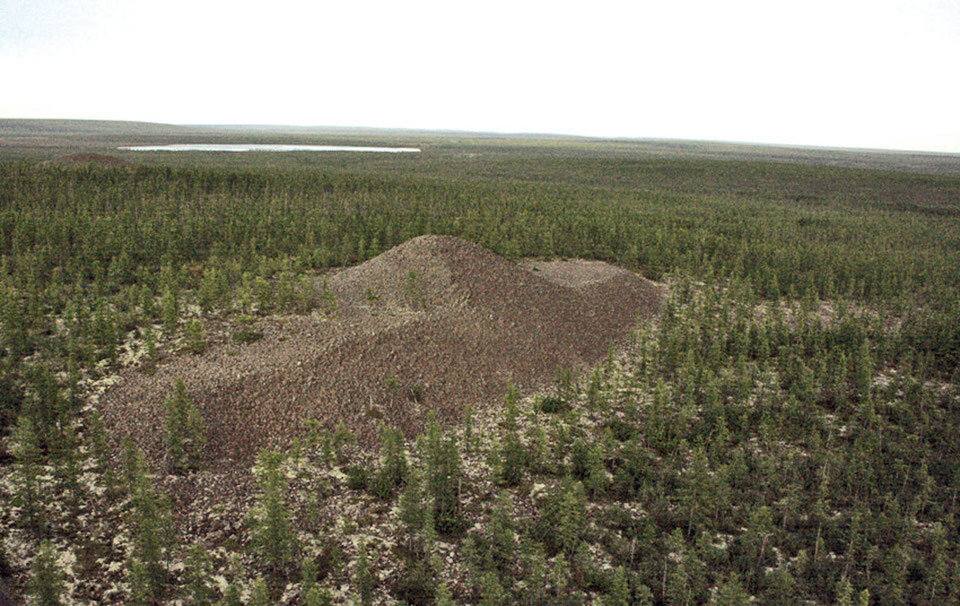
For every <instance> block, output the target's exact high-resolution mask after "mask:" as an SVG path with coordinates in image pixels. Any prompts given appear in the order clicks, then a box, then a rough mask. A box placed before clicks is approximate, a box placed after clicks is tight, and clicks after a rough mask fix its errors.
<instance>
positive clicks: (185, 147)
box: [117, 143, 420, 154]
mask: <svg viewBox="0 0 960 606" xmlns="http://www.w3.org/2000/svg"><path fill="white" fill-rule="evenodd" d="M117 149H125V150H129V151H173V152H185V151H206V152H296V151H313V152H332V151H339V152H381V153H388V154H404V153H413V154H419V153H420V149H419V148H417V147H350V146H347V145H279V144H273V143H237V144H233V143H229V144H227V143H175V144H172V145H131V146H125V147H118V148H117Z"/></svg>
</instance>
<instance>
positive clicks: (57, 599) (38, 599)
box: [27, 541, 65, 606]
mask: <svg viewBox="0 0 960 606" xmlns="http://www.w3.org/2000/svg"><path fill="white" fill-rule="evenodd" d="M30 574H31V576H30V583H29V585H28V587H27V590H28V592H29V593H30V595H31V596H32V597H33V599H32V600H31V601H30V604H31V605H35V606H59V605H60V604H63V594H64V590H65V587H64V584H63V573H62V572H61V570H60V567H59V566H58V565H57V555H56V553H55V552H54V549H53V544H52V543H51V542H50V541H44V542H43V543H42V544H41V545H40V552H39V553H38V554H37V557H36V558H35V559H34V560H33V565H32V566H31V567H30Z"/></svg>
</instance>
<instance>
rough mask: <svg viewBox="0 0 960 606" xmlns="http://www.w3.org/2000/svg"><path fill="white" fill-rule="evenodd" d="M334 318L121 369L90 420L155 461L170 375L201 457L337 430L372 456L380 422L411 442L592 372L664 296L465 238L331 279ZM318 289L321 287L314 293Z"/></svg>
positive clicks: (246, 455)
mask: <svg viewBox="0 0 960 606" xmlns="http://www.w3.org/2000/svg"><path fill="white" fill-rule="evenodd" d="M328 287H329V292H331V293H333V297H334V298H335V301H336V305H335V311H330V310H329V309H328V310H327V311H326V312H323V311H318V312H315V313H313V314H311V315H307V316H289V317H282V318H271V319H265V320H263V321H262V322H261V323H260V326H259V328H258V330H260V331H262V332H263V338H262V339H261V340H259V341H257V342H254V343H249V344H244V345H238V344H236V343H232V342H228V341H224V342H222V343H219V344H214V345H213V346H212V347H211V349H210V350H209V351H208V352H207V353H205V354H203V355H200V356H190V355H183V356H175V357H173V358H171V359H170V360H169V361H167V362H165V363H163V364H161V365H160V367H159V368H158V369H157V371H156V373H155V374H152V375H148V374H144V373H142V372H140V371H139V370H137V369H133V368H131V369H127V370H125V371H124V372H123V373H122V374H121V377H120V381H119V382H118V384H117V385H116V386H115V387H113V388H111V389H110V390H109V391H107V393H105V394H104V396H103V398H102V400H101V402H100V405H99V407H100V408H101V412H102V414H103V415H104V418H105V420H106V422H107V424H108V426H109V427H111V428H112V429H113V430H114V432H115V434H116V435H122V434H130V435H131V436H132V437H133V438H134V440H135V441H136V442H138V443H139V445H140V446H141V447H143V448H144V449H145V450H147V452H148V453H150V454H151V456H152V457H153V458H154V459H159V458H161V457H162V453H163V435H164V429H163V426H164V409H163V401H164V398H165V397H166V396H167V394H169V393H170V392H171V391H172V389H173V385H174V383H175V381H176V380H177V378H182V379H183V380H184V382H185V383H186V386H187V389H188V392H189V393H190V395H191V397H192V398H193V401H194V402H196V403H197V405H198V407H199V408H200V410H201V413H202V415H203V417H204V421H205V424H206V429H207V434H208V435H207V437H208V443H207V447H206V453H205V454H206V455H207V457H208V459H209V460H210V461H211V463H214V462H216V465H218V466H222V465H228V466H230V465H231V463H235V464H243V465H246V464H248V463H249V462H250V461H251V459H252V457H253V456H254V455H255V454H256V453H257V451H258V450H259V449H260V448H263V447H266V446H284V445H287V444H288V443H289V441H290V440H291V439H292V438H293V437H294V436H296V435H298V434H299V433H300V432H302V431H303V421H304V420H305V419H308V418H313V419H317V420H318V421H319V422H320V423H321V424H323V425H325V426H327V427H333V426H335V425H336V424H337V423H339V422H342V423H344V424H346V425H347V426H348V427H349V428H350V429H351V430H353V431H355V432H356V433H357V435H358V437H359V438H360V440H361V443H364V444H370V443H371V442H372V441H373V440H374V439H376V436H377V428H378V426H379V425H380V424H381V423H385V424H390V425H395V426H397V427H399V428H401V429H402V430H403V431H404V432H406V433H407V434H408V435H410V434H413V433H415V432H417V431H418V430H419V429H420V428H421V427H422V425H423V422H424V420H425V418H426V414H427V412H428V411H430V410H433V411H436V413H437V415H438V416H439V418H440V419H441V420H443V421H445V422H456V421H457V420H459V419H460V418H461V415H462V412H463V410H464V407H465V405H466V404H468V403H472V404H474V405H476V406H478V407H481V406H484V405H488V404H491V403H496V402H498V401H499V400H500V398H502V396H503V393H504V390H505V387H506V383H507V381H508V379H509V378H510V377H513V379H514V381H515V382H516V383H517V384H518V385H519V386H520V387H521V388H522V389H524V390H532V389H538V388H542V387H544V386H545V385H546V384H548V383H551V382H552V381H553V379H554V377H555V376H556V372H557V370H558V369H559V368H561V367H571V366H579V365H583V364H592V363H595V362H597V361H598V360H600V359H602V358H603V357H604V356H605V355H606V354H607V352H608V351H609V347H610V345H611V343H613V342H614V341H616V340H618V339H620V338H622V337H624V336H626V335H627V334H628V333H629V331H630V328H631V326H632V325H633V324H634V323H635V321H636V319H637V317H638V315H647V314H652V313H654V312H655V311H656V310H657V309H658V308H659V306H660V303H661V299H662V294H661V290H660V288H659V287H658V286H656V285H654V284H653V283H652V282H649V281H647V280H644V279H643V278H641V277H639V276H637V275H636V274H633V273H632V272H629V271H626V270H623V269H620V268H616V267H614V266H611V265H608V264H606V263H600V262H589V261H551V262H529V263H519V264H518V263H514V262H511V261H508V260H506V259H504V258H502V257H499V256H497V255H495V254H493V253H492V252H490V251H488V250H485V249H483V248H481V247H480V246H477V245H475V244H471V243H469V242H466V241H464V240H461V239H458V238H453V237H447V236H422V237H419V238H415V239H413V240H410V241H408V242H406V243H405V244H402V245H400V246H398V247H396V248H393V249H391V250H389V251H387V252H385V253H383V254H382V255H380V256H378V257H376V258H374V259H371V260H370V261H368V262H366V263H363V264H361V265H358V266H356V267H351V268H347V269H344V270H341V271H339V272H337V273H335V274H333V275H332V276H331V277H330V278H329V281H328ZM319 288H321V285H320V284H318V289H319Z"/></svg>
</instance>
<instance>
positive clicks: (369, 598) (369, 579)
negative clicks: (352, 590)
mask: <svg viewBox="0 0 960 606" xmlns="http://www.w3.org/2000/svg"><path fill="white" fill-rule="evenodd" d="M353 582H354V585H355V586H356V589H357V593H359V594H360V603H361V604H363V606H369V604H372V603H373V572H372V571H371V570H370V560H369V558H368V557H367V544H366V543H365V542H364V543H360V549H359V551H358V552H357V561H356V564H355V569H354V573H353Z"/></svg>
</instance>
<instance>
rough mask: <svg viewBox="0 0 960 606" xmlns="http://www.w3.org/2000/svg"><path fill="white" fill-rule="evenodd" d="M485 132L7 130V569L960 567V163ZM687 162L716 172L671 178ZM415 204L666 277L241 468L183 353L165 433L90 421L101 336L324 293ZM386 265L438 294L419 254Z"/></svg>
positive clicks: (124, 340)
mask: <svg viewBox="0 0 960 606" xmlns="http://www.w3.org/2000/svg"><path fill="white" fill-rule="evenodd" d="M493 164H494V163H493V162H492V161H491V163H490V164H482V163H481V164H479V165H477V166H474V170H473V171H472V172H471V171H458V170H456V162H454V161H453V160H451V161H449V164H446V165H444V164H442V163H440V164H435V165H432V168H431V167H427V168H423V169H421V172H419V173H415V174H410V175H398V174H395V173H393V172H392V171H389V170H379V169H376V167H367V168H364V167H360V168H358V169H356V170H345V169H344V170H333V169H331V170H329V171H324V172H322V173H317V172H306V171H301V170H298V169H295V168H270V169H262V170H254V169H233V168H219V169H212V168H203V167H187V168H166V167H161V166H137V167H131V168H123V169H111V168H104V167H96V166H83V167H79V168H78V167H73V168H64V167H60V166H46V167H37V166H32V165H27V164H25V163H16V162H10V161H7V162H4V163H0V254H2V263H0V317H2V320H0V344H2V347H0V406H2V409H0V421H2V424H3V427H4V429H3V432H4V436H5V437H4V439H3V442H2V443H3V445H4V446H3V449H2V452H0V454H2V461H0V463H2V466H0V499H2V500H3V504H4V507H2V508H0V575H2V576H4V577H6V579H7V580H6V581H5V583H6V584H7V585H8V586H9V587H10V588H11V590H12V592H13V593H14V595H15V596H16V597H19V596H21V595H22V596H28V595H29V596H30V599H32V600H34V601H35V602H36V603H41V604H56V603H91V604H93V603H97V604H99V603H143V604H151V603H158V602H159V603H166V602H174V601H176V600H180V601H181V603H190V604H210V603H220V604H274V603H284V604H311V605H312V604H325V603H339V602H346V601H352V602H355V603H360V604H374V603H401V602H406V603H410V604H433V603H438V604H452V603H477V604H485V605H495V604H503V605H506V604H515V603H521V604H590V603H599V604H610V605H620V604H705V603H716V604H747V603H750V602H751V600H753V601H754V602H755V603H763V604H797V603H803V602H804V601H807V602H810V603H816V604H834V603H836V604H947V603H956V602H958V601H960V551H958V548H957V545H960V527H958V523H957V516H958V514H960V511H958V502H957V494H958V491H960V471H958V467H957V463H956V461H957V459H958V456H960V442H958V438H957V436H958V435H960V370H958V369H960V298H958V294H957V293H958V292H960V288H958V287H960V272H958V268H960V237H958V234H960V229H958V228H960V225H958V220H960V219H958V216H960V215H958V213H960V199H958V196H957V191H958V189H960V183H958V180H957V179H956V178H951V177H924V176H922V175H907V174H897V173H876V172H871V171H857V170H853V169H827V168H818V167H813V166H806V167H801V166H796V165H783V166H778V165H772V164H759V163H748V162H744V163H740V164H738V165H737V166H738V167H739V169H738V170H739V172H737V174H736V175H735V176H736V179H734V178H733V176H732V175H731V174H730V173H729V172H728V171H729V170H732V169H730V168H729V167H727V166H726V165H724V164H723V163H716V162H712V161H711V162H707V161H702V162H700V163H698V162H696V161H686V163H679V164H678V163H661V164H660V165H658V164H657V162H654V161H653V160H651V161H650V162H648V163H647V164H642V165H639V166H638V165H636V163H634V162H633V161H632V160H631V161H626V160H622V159H616V158H606V157H582V158H576V157H573V158H565V159H562V160H556V159H548V158H546V157H544V158H541V159H539V160H538V159H536V158H525V159H515V160H513V161H512V163H511V162H508V161H503V160H498V161H497V168H498V169H499V170H500V173H498V174H505V175H506V177H504V178H501V177H494V176H491V175H487V174H485V171H484V170H481V169H483V168H485V167H486V168H490V167H492V166H493ZM658 166H659V168H658ZM535 167H539V169H538V170H536V171H534V170H533V168H535ZM718 167H719V168H718ZM694 169H699V170H701V171H705V172H707V173H709V174H710V175H711V178H710V179H709V180H708V183H709V184H710V188H709V190H708V191H698V190H697V188H696V187H694V186H693V185H691V184H690V183H689V182H687V181H684V182H683V183H679V184H677V185H676V187H674V186H673V185H674V184H675V183H676V177H677V175H687V174H689V171H691V170H694ZM721 169H722V170H721ZM431 171H432V172H431ZM640 173H642V174H644V175H646V176H648V177H650V179H649V180H647V181H645V182H644V183H643V184H640V183H638V182H637V181H636V180H635V176H636V174H640ZM460 175H466V176H460ZM724 175H726V176H724ZM739 182H743V183H748V184H753V187H752V189H751V190H750V191H746V192H744V191H740V190H739V189H737V188H738V187H739V186H737V185H736V184H735V183H739ZM795 183H801V184H803V187H805V188H807V190H809V191H810V192H813V193H810V194H809V196H810V197H809V198H802V199H798V198H797V196H796V195H794V194H795V192H793V191H792V189H791V188H795V187H797V186H796V185H791V184H795ZM678 191H679V192H680V193H677V192H678ZM890 191H894V192H908V193H902V195H900V197H898V199H897V200H891V199H890V193H889V192H890ZM781 194H783V195H781ZM786 194H789V195H786ZM425 233H444V234H451V235H457V236H460V237H463V238H465V239H468V240H471V241H474V242H477V243H479V244H482V245H484V246H486V247H488V248H491V249H493V250H495V251H497V252H498V253H500V254H503V255H506V256H508V257H513V258H517V257H523V256H536V257H546V258H552V257H556V256H565V257H584V258H591V259H600V260H607V261H612V262H615V263H617V264H620V265H622V266H624V267H628V268H630V269H633V270H636V271H639V272H642V273H643V274H644V275H646V276H648V277H651V278H655V279H657V280H659V281H661V282H663V283H664V284H665V285H666V288H667V290H668V293H669V294H668V297H667V301H666V305H665V308H664V310H663V312H662V313H661V314H660V315H659V316H657V317H652V318H646V319H643V320H642V321H641V322H640V323H639V324H638V326H637V329H636V331H635V334H634V335H633V336H632V337H631V339H629V341H628V342H627V343H624V344H622V345H621V347H619V348H617V349H615V350H613V351H611V355H610V356H609V357H608V358H607V359H606V360H604V361H602V362H601V363H599V364H598V365H597V366H596V367H594V368H577V369H568V370H566V371H561V372H560V374H559V376H558V380H557V382H556V385H555V387H554V388H553V389H551V390H546V391H544V392H542V393H536V394H529V395H521V394H520V393H519V392H518V391H517V390H515V389H513V388H510V389H508V391H507V393H506V394H505V395H504V398H503V401H502V402H501V403H499V404H496V403H491V405H488V406H482V407H477V408H476V409H471V410H468V411H465V414H464V416H463V418H462V420H461V422H459V423H454V424H445V423H442V422H441V421H440V420H438V419H437V418H436V417H433V416H431V418H430V420H429V421H428V423H427V426H426V428H425V430H424V431H423V432H422V433H421V434H419V435H417V436H412V435H404V434H403V433H401V432H399V431H397V428H394V427H391V426H389V425H387V424H384V425H383V426H382V427H381V430H380V431H379V435H380V447H379V448H373V449H370V448H363V447H361V446H362V444H360V443H359V442H358V440H357V439H356V437H355V436H354V435H353V434H352V433H351V432H350V431H349V430H348V429H347V428H346V426H341V427H339V428H336V429H325V428H324V427H321V426H319V425H318V424H315V423H314V424H310V423H309V422H308V423H307V424H306V425H305V432H304V434H303V436H302V438H301V439H297V440H293V441H291V442H289V445H288V446H285V447H283V448H270V449H266V450H264V451H263V452H262V453H261V454H260V456H259V457H257V461H256V464H255V465H254V467H253V469H252V470H250V477H249V479H248V481H249V482H250V492H249V495H250V498H248V499H247V498H245V499H236V500H233V499H226V500H221V501H219V502H216V501H215V500H214V499H213V498H212V497H211V495H215V494H217V491H218V490H219V486H217V485H215V484H214V483H213V482H214V476H213V475H212V474H210V473H209V470H207V469H205V466H207V465H212V464H216V462H215V461H205V460H203V457H202V456H200V453H201V451H202V445H203V443H204V440H205V439H206V434H207V433H208V431H209V428H205V427H204V425H203V423H202V422H200V420H199V414H198V410H199V409H202V407H203V405H204V403H203V402H196V401H192V400H191V399H190V397H189V396H188V394H187V393H186V389H185V388H182V383H181V384H180V385H177V386H176V387H175V389H173V390H172V391H171V393H169V394H165V396H164V397H167V398H168V400H167V406H166V407H165V411H166V415H167V416H166V423H165V424H164V436H163V439H164V449H165V452H166V456H165V458H164V459H163V461H162V464H161V463H158V462H156V461H151V460H148V459H147V458H146V457H144V455H143V454H142V453H141V452H140V450H139V448H138V447H137V446H136V445H135V444H134V443H133V442H132V441H130V440H123V436H116V435H109V433H108V432H106V431H105V430H104V428H103V424H102V423H101V422H100V420H99V415H98V411H97V404H98V401H99V399H100V397H101V395H102V393H103V391H104V390H105V389H108V388H109V386H110V383H111V381H112V380H113V378H112V377H113V376H114V373H115V371H117V370H118V369H120V368H131V367H136V368H140V369H141V370H142V371H143V372H151V369H155V368H156V367H157V366H158V365H163V364H164V363H165V360H166V358H168V357H169V356H172V355H181V356H203V355H205V354H204V352H205V351H206V350H207V348H208V347H210V345H211V343H213V342H225V343H228V344H229V345H228V346H229V347H244V346H246V343H247V342H253V341H258V340H259V339H261V337H262V332H261V330H260V329H259V328H258V322H259V321H261V320H264V319H266V318H275V317H281V316H283V315H286V314H302V313H306V312H308V311H310V310H311V309H313V308H316V307H318V306H319V308H320V310H321V311H322V310H323V309H324V308H329V309H334V308H336V301H335V300H331V297H330V291H329V289H328V288H320V289H318V288H317V287H316V286H315V284H316V283H317V277H318V276H319V275H320V274H321V273H322V272H324V271H325V270H326V269H327V268H329V267H332V266H339V265H347V264H355V263H357V262H360V261H362V260H365V259H367V258H370V257H372V256H374V255H376V254H378V253H380V252H382V251H383V250H384V249H386V248H387V247H390V246H393V245H395V244H399V243H400V242H403V241H406V240H407V239H409V238H411V237H413V236H416V235H420V234H425ZM398 279H399V280H401V281H403V283H404V284H405V285H407V286H408V287H409V288H408V290H409V295H410V298H411V305H414V304H416V305H417V306H421V305H425V304H426V303H425V302H423V301H420V300H417V299H416V297H417V292H418V290H417V288H416V287H417V282H418V281H419V280H421V279H422V276H419V275H417V276H414V275H410V274H407V275H404V276H399V277H398ZM373 296H376V293H373ZM327 313H329V312H327ZM218 339H219V341H217V340H218ZM258 346H259V343H258V344H257V345H250V347H258ZM373 379H374V380H378V381H385V380H387V379H386V378H383V377H379V378H373Z"/></svg>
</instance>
